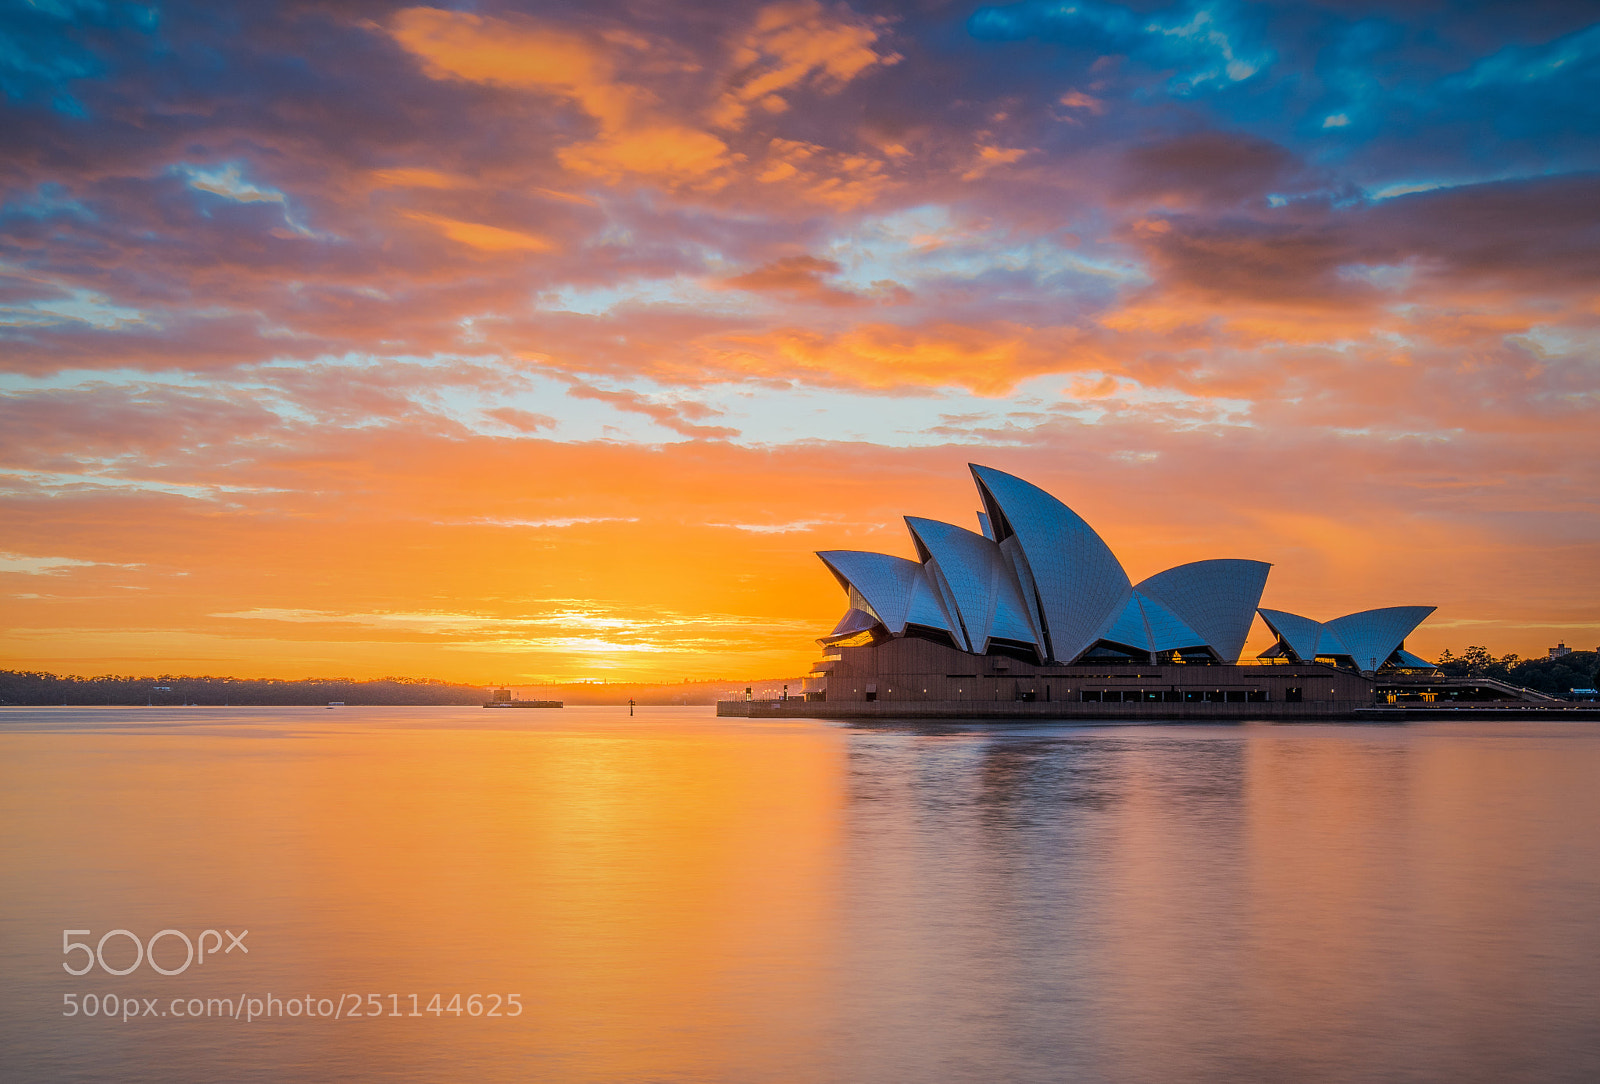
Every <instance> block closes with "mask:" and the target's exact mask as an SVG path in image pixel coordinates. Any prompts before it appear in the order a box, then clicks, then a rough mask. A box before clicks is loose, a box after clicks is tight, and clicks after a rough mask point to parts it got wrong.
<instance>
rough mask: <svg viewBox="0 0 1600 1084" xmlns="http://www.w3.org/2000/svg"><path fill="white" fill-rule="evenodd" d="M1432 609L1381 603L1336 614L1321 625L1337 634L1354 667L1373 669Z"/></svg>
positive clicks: (1386, 657)
mask: <svg viewBox="0 0 1600 1084" xmlns="http://www.w3.org/2000/svg"><path fill="white" fill-rule="evenodd" d="M1434 609H1435V607H1433V606H1385V607H1383V608H1382V609H1378V610H1363V611H1361V612H1360V613H1355V614H1346V615H1345V616H1344V617H1336V618H1334V619H1333V620H1332V621H1329V622H1327V623H1326V624H1325V625H1324V626H1323V627H1324V628H1325V629H1327V631H1329V632H1332V633H1334V634H1335V635H1336V636H1338V637H1339V641H1340V642H1341V643H1342V644H1344V646H1345V651H1344V654H1346V655H1349V656H1350V657H1351V658H1352V659H1353V660H1354V661H1355V664H1356V666H1357V668H1359V669H1363V670H1375V669H1377V668H1378V667H1380V666H1382V665H1383V664H1384V663H1385V662H1387V661H1388V660H1389V656H1390V655H1393V654H1394V653H1395V651H1396V650H1397V649H1398V648H1399V647H1400V645H1401V644H1402V643H1404V642H1405V638H1406V637H1407V636H1409V635H1411V630H1412V629H1414V628H1416V627H1417V626H1418V625H1420V624H1422V622H1423V620H1424V619H1425V618H1427V616H1428V615H1429V614H1431V613H1433V611H1434ZM1323 654H1327V652H1323Z"/></svg>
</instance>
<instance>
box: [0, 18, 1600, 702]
mask: <svg viewBox="0 0 1600 1084" xmlns="http://www.w3.org/2000/svg"><path fill="white" fill-rule="evenodd" d="M0 29H3V31H4V35H5V48H4V49H0V92H3V95H4V100H3V105H0V109H3V111H4V115H5V125H4V129H3V134H0V144H3V146H4V148H5V153H4V155H3V157H0V171H3V172H0V178H3V179H0V184H3V189H4V190H3V195H0V357H3V358H4V363H3V365H0V449H3V456H4V461H3V463H0V472H3V477H0V598H3V599H4V613H5V620H4V622H3V623H0V667H4V668H9V669H41V670H51V671H55V672H59V673H80V674H99V673H107V672H115V673H128V674H156V673H173V674H176V673H191V674H202V673H205V674H230V675H235V676H240V677H258V676H259V677H284V678H297V677H305V676H334V675H339V676H352V677H363V678H364V677H377V676H384V675H410V676H417V677H435V678H442V679H446V680H453V681H466V682H477V683H490V682H508V683H513V684H522V685H530V684H536V683H548V682H559V681H576V680H614V681H629V680H641V681H679V680H684V679H690V680H709V679H722V678H726V679H730V680H744V679H753V678H764V677H765V678H772V677H780V676H789V675H795V674H799V673H801V672H803V671H804V670H805V669H806V667H807V665H808V664H809V663H810V661H811V660H812V659H814V658H815V657H816V655H817V649H816V645H815V643H814V638H815V637H817V636H821V635H823V634H825V633H827V632H828V631H829V629H830V628H831V627H832V625H833V623H834V621H835V620H836V619H837V618H838V616H839V614H840V613H842V612H843V610H844V609H845V598H844V595H843V593H842V592H841V591H840V589H839V586H838V584H837V583H836V582H835V580H834V579H833V577H832V576H831V575H830V574H829V573H828V571H827V569H826V568H824V567H823V565H822V564H821V563H820V562H819V561H818V560H817V559H816V558H815V557H814V556H813V551H815V550H822V549H865V550H881V551H884V552H889V553H896V554H902V555H906V556H911V555H912V553H913V551H912V546H911V542H910V540H909V538H908V537H907V534H906V530H905V527H904V524H903V522H902V520H901V517H902V516H904V515H915V516H928V517H934V518H938V519H944V520H948V521H950V522H953V523H957V524H960V525H962V526H965V527H969V528H972V527H975V526H976V520H975V512H976V510H977V509H978V508H979V502H978V498H977V495H976V493H975V491H974V488H973V485H972V481H971V478H970V476H969V474H968V472H967V468H966V464H968V463H969V462H977V463H983V464H988V465H992V466H994V467H996V468H999V469H1001V470H1004V471H1008V472H1011V473H1014V474H1017V475H1019V476H1021V477H1024V478H1026V479H1028V480H1029V481H1031V482H1034V483H1036V484H1037V485H1039V486H1042V487H1043V488H1045V489H1047V490H1049V491H1050V492H1051V493H1053V494H1055V495H1056V496H1058V497H1060V498H1061V499H1062V500H1063V501H1065V502H1066V503H1067V504H1068V505H1070V506H1071V507H1072V508H1073V509H1075V510H1076V511H1077V512H1079V513H1080V514H1081V515H1082V516H1083V517H1084V518H1085V519H1086V520H1087V521H1088V522H1089V523H1090V524H1091V525H1092V526H1093V527H1094V528H1095V529H1096V530H1097V531H1098V532H1099V533H1100V534H1101V535H1102V536H1103V537H1104V538H1105V540H1106V542H1107V543H1108V544H1109V545H1110V546H1111V548H1112V550H1113V551H1114V552H1115V553H1116V554H1117V556H1118V557H1119V558H1120V559H1121V561H1122V562H1123V564H1124V566H1125V567H1126V569H1127V572H1128V573H1129V575H1130V577H1131V578H1132V579H1133V580H1134V581H1135V582H1137V581H1139V580H1141V579H1143V578H1144V577H1146V576H1149V575H1151V574H1152V573H1155V572H1157V571H1159V570H1161V569H1164V568H1168V567H1171V566H1173V565H1177V564H1180V563H1183V562H1186V561H1194V560H1201V559H1206V558H1218V557H1239V558H1248V559H1254V560H1259V561H1267V562H1271V563H1272V564H1273V570H1272V573H1271V577H1270V578H1269V580H1268V582H1267V587H1266V592H1265V595H1264V596H1263V599H1262V604H1263V605H1264V606H1268V607H1273V608H1278V609H1285V610H1290V611H1293V612H1295V613H1301V614H1306V615H1308V616H1311V617H1314V618H1319V619H1322V618H1331V617H1335V616H1337V615H1340V614H1344V613H1349V612H1352V611H1357V610H1362V609H1367V608H1371V607H1378V606H1390V605H1408V604H1420V605H1434V606H1437V607H1438V610H1437V612H1436V613H1435V614H1434V615H1433V617H1432V618H1430V619H1429V620H1428V621H1426V622H1425V623H1424V624H1423V625H1422V626H1421V628H1419V629H1418V630H1417V632H1416V634H1415V635H1414V636H1413V637H1412V638H1411V639H1409V640H1408V641H1407V647H1408V648H1410V649H1411V650H1413V651H1416V652H1418V653H1420V654H1422V655H1424V656H1427V657H1429V658H1432V657H1435V656H1436V655H1437V653H1438V652H1439V651H1440V650H1442V649H1444V648H1446V647H1449V648H1452V649H1454V650H1455V651H1457V652H1459V651H1461V650H1462V649H1463V648H1464V647H1465V646H1466V645H1468V644H1485V645H1487V646H1488V647H1489V648H1490V649H1491V650H1492V651H1494V652H1496V653H1503V652H1512V651H1514V652H1518V653H1520V654H1522V655H1524V656H1527V655H1543V654H1544V652H1545V650H1546V648H1548V647H1550V646H1552V645H1554V644H1556V643H1557V642H1558V641H1564V642H1566V643H1567V644H1569V645H1572V646H1574V647H1579V648H1583V649H1589V648H1593V647H1594V645H1596V644H1600V605H1597V602H1596V600H1597V598H1600V502H1597V497H1596V492H1597V483H1600V470H1597V462H1600V437H1597V433H1600V424H1597V422H1600V417H1597V415H1600V411H1597V407H1600V350H1597V347H1600V330H1597V329H1600V172H1597V170H1600V139H1597V138H1596V137H1597V135H1600V107H1597V105H1596V103H1597V102H1600V16H1597V15H1596V12H1595V10H1594V8H1593V7H1592V6H1587V5H1577V4H1560V3H1532V4H1524V5H1514V6H1513V5H1505V6H1492V7H1491V6H1487V5H1483V6H1476V5H1404V4H1401V5H1395V4H1387V5H1381V6H1380V5H1376V4H1359V3H1358V4H1346V3H1332V2H1330V3H1326V4H1235V3H1223V2H1218V3H1203V2H1202V3H1187V2H1180V3H1171V4H1166V5H1161V4H1154V5H1152V4H1139V5H1134V6H1126V7H1125V6H1119V5H1116V4H1111V3H1100V2H1095V0H1088V2H1084V3H1078V4H1073V5H1063V4H1059V3H1050V2H1043V0H1024V2H1021V3H1014V4H1003V5H997V6H987V5H982V4H966V5H955V4H928V5H909V4H870V3H863V2H852V3H848V4H845V3H822V2H817V0H781V2H777V3H771V4H751V5H707V4H699V5H695V4H683V3H675V2H662V3H653V4H627V3H604V2H602V3H595V4H585V5H576V6H570V5H562V6H556V5H547V4H514V3H493V2H491V3H480V4H461V5H457V6H455V7H429V6H404V5H395V4H384V3H366V2H360V3H339V4H332V3H318V2H314V0H308V2H306V3H300V4H295V5H277V4H266V5H261V4H230V3H211V4H181V3H178V4H166V3H162V4H153V5H135V4H122V3H117V2H110V3H105V4H100V3H94V4H91V3H79V2H76V0H52V2H49V3H44V2H41V3H36V4H32V5H28V6H26V7H24V8H21V9H12V10H8V13H7V14H6V16H5V21H4V25H3V28H0ZM1270 642H1271V638H1270V634H1268V633H1266V631H1265V630H1264V627H1263V626H1262V625H1261V623H1260V622H1259V620H1258V622H1257V625H1256V630H1255V632H1254V633H1253V635H1252V639H1251V641H1250V645H1249V646H1248V648H1247V654H1250V655H1253V654H1254V653H1255V652H1256V651H1258V650H1260V649H1261V648H1263V647H1265V646H1267V645H1268V644H1269V643H1270Z"/></svg>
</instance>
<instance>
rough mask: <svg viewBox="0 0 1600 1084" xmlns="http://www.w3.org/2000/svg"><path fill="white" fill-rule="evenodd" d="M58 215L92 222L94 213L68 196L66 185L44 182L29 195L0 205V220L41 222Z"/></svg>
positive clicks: (20, 196)
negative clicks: (26, 219) (15, 218)
mask: <svg viewBox="0 0 1600 1084" xmlns="http://www.w3.org/2000/svg"><path fill="white" fill-rule="evenodd" d="M58 214H67V215H71V216H73V217H75V218H81V219H84V220H86V221H93V220H94V219H95V217H96V215H95V213H94V211H92V210H90V208H89V207H87V206H85V205H84V204H83V203H81V202H79V201H78V200H76V199H73V198H72V196H71V195H70V194H69V190H68V189H67V186H66V185H63V184H58V183H56V182H54V181H46V182H45V183H43V184H41V185H39V187H38V188H36V189H34V191H33V193H32V194H31V195H19V196H17V197H16V198H14V199H9V200H7V201H5V203H3V204H0V220H3V219H6V218H10V217H13V216H20V217H26V218H32V219H38V220H43V219H46V218H51V217H53V216H55V215H58Z"/></svg>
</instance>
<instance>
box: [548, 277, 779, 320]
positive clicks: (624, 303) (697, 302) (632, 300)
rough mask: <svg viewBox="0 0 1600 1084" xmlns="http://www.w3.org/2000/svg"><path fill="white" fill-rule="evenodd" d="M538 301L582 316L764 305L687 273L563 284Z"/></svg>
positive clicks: (738, 310) (738, 309)
mask: <svg viewBox="0 0 1600 1084" xmlns="http://www.w3.org/2000/svg"><path fill="white" fill-rule="evenodd" d="M535 303H536V305H537V307H538V308H539V309H540V310H541V311H544V312H570V313H576V314H578V315H580V316H607V315H609V314H611V313H612V312H613V311H614V310H616V309H619V308H632V307H637V306H650V307H667V308H688V309H693V310H695V311H696V312H705V313H741V312H749V311H750V310H751V309H752V308H753V307H762V306H763V303H761V302H758V301H756V300H755V299H754V298H752V297H751V295H750V294H748V293H745V292H743V291H737V290H726V289H716V288H713V287H712V286H710V285H707V284H706V282H705V281H704V280H702V279H700V278H697V277H694V276H690V275H683V274H674V275H670V276H667V277H664V278H639V279H631V280H628V281H625V282H618V283H611V284H608V285H604V286H563V287H560V288H559V289H555V290H546V291H544V292H541V293H539V294H538V295H536V297H535Z"/></svg>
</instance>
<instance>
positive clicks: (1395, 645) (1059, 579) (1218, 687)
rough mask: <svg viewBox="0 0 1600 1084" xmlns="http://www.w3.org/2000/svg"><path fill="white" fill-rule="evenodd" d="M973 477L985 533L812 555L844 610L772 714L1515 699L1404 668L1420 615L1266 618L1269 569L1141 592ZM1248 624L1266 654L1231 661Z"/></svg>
mask: <svg viewBox="0 0 1600 1084" xmlns="http://www.w3.org/2000/svg"><path fill="white" fill-rule="evenodd" d="M972 475H973V478H974V480H975V481H976V483H977V487H978V496H979V498H980V500H981V501H982V506H983V510H982V511H980V512H979V513H978V517H977V518H978V527H979V530H977V531H972V530H967V529H966V528H963V527H958V526H956V525H954V524H950V523H941V522H939V521H937V520H930V519H920V518H917V517H913V516H907V517H906V526H907V528H908V529H909V530H910V533H911V541H912V544H913V545H914V546H915V550H916V559H915V560H911V559H908V558H903V557H894V556H891V555H889V554H884V553H870V552H864V551H859V550H826V551H823V552H820V553H818V554H817V556H818V557H820V558H821V559H822V561H823V563H824V564H826V565H827V567H828V569H829V571H831V572H832V573H833V575H834V577H835V578H836V579H837V580H838V581H839V585H840V586H841V587H842V588H843V589H844V591H845V594H846V596H847V598H848V608H847V609H846V611H845V614H844V616H843V617H842V618H841V619H840V620H839V623H838V625H837V626H835V628H834V629H833V631H832V632H831V633H829V634H828V635H827V636H824V637H822V638H821V639H820V640H819V641H818V643H819V644H820V645H821V646H822V648H823V658H822V659H821V660H819V661H818V662H817V663H816V664H815V666H814V667H813V668H812V672H811V675H810V676H809V677H808V678H807V679H806V682H805V693H804V696H805V703H803V704H802V703H799V702H790V703H786V704H783V705H781V706H780V705H773V710H780V711H781V713H783V714H801V713H805V714H818V715H822V714H825V715H842V716H874V715H880V714H881V715H889V714H898V715H907V714H912V715H940V714H952V713H957V714H964V715H988V714H1005V715H1010V716H1052V717H1060V716H1073V715H1105V714H1114V715H1129V716H1135V717H1140V716H1142V717H1149V718H1160V717H1168V718H1184V717H1194V718H1206V717H1221V716H1225V715H1226V716H1233V717H1240V716H1254V717H1264V718H1275V717H1276V718H1287V717H1304V716H1313V717H1314V716H1337V715H1348V714H1350V713H1351V712H1353V711H1355V710H1357V709H1360V708H1371V707H1372V706H1373V705H1374V703H1375V702H1376V703H1380V704H1386V703H1402V704H1403V703H1407V702H1413V703H1422V702H1441V701H1453V700H1492V699H1503V698H1508V697H1509V698H1516V697H1517V695H1518V692H1520V691H1517V692H1514V691H1513V690H1512V689H1511V687H1504V688H1499V689H1497V688H1495V687H1493V683H1487V682H1483V681H1477V682H1473V683H1461V682H1452V681H1450V680H1449V679H1446V678H1443V677H1441V676H1440V675H1439V674H1438V673H1437V672H1436V671H1435V669H1434V667H1433V664H1432V663H1429V662H1427V661H1426V660H1424V659H1422V658H1419V657H1418V656H1416V655H1414V654H1412V653H1411V652H1409V651H1407V650H1406V649H1405V638H1406V636H1407V635H1409V634H1410V633H1411V631H1412V630H1413V629H1414V628H1416V627H1417V625H1418V624H1420V623H1421V622H1422V621H1423V619H1424V618H1426V617H1427V616H1428V615H1429V614H1431V613H1432V612H1433V609H1434V608H1433V607H1432V606H1391V607H1385V608H1382V609H1376V610H1365V611H1363V612H1360V613H1353V614H1348V615H1346V616H1344V617H1338V618H1334V619H1332V620H1328V621H1316V620H1312V619H1311V618H1308V617H1302V616H1299V615H1297V614H1292V613H1286V612H1284V611H1281V610H1272V609H1265V608H1261V606H1260V602H1261V595H1262V591H1263V589H1264V588H1265V587H1266V582H1267V574H1268V572H1269V571H1270V570H1271V566H1270V565H1269V564H1267V563H1265V562H1262V561H1251V560H1238V559H1220V560H1207V561H1195V562H1192V563H1190V564H1184V565H1178V566H1177V567H1175V568H1169V569H1167V570H1166V571H1165V572H1159V573H1157V574H1156V575H1154V576H1151V577H1150V578H1148V579H1146V580H1144V581H1142V582H1140V583H1137V584H1136V583H1133V582H1132V581H1131V580H1130V579H1129V577H1128V574H1127V573H1126V572H1125V571H1124V570H1123V568H1122V565H1121V563H1120V562H1119V561H1118V560H1117V558H1116V556H1115V555H1114V554H1112V552H1111V550H1110V548H1109V547H1108V546H1107V545H1106V544H1105V542H1104V541H1102V540H1101V538H1100V536H1099V535H1098V534H1096V533H1095V532H1094V530H1093V529H1092V528H1091V527H1090V526H1089V525H1088V524H1087V523H1085V522H1084V521H1083V519H1082V518H1081V517H1080V516H1078V514H1077V513H1075V512H1073V511H1072V509H1070V508H1068V507H1067V506H1066V505H1065V504H1063V503H1062V502H1061V501H1059V500H1057V499H1056V498H1055V497H1053V496H1051V495H1050V494H1049V493H1046V492H1045V491H1044V490H1042V489H1040V488H1039V487H1038V486H1035V485H1032V484H1030V483H1028V482H1025V481H1023V480H1022V479H1021V478H1017V477H1015V476H1013V475H1010V474H1006V473H1005V472H1003V471H998V470H995V469H994V468H992V467H982V466H977V465H973V466H972ZM1257 614H1259V615H1260V616H1261V618H1262V620H1263V621H1265V622H1266V625H1267V627H1268V629H1270V630H1271V632H1272V633H1273V635H1274V637H1275V641H1274V643H1273V644H1272V646H1271V647H1269V648H1268V649H1267V650H1266V651H1264V652H1262V653H1261V654H1260V655H1259V656H1258V657H1257V658H1255V659H1251V660H1241V658H1240V655H1241V653H1242V652H1243V650H1244V644H1245V640H1246V638H1247V637H1248V635H1249V632H1250V626H1251V623H1252V621H1253V619H1254V617H1255V616H1256V615H1257ZM880 705H881V706H880ZM1112 705H1116V707H1112ZM726 707H727V708H728V710H727V711H726V712H725V713H726V714H746V713H747V712H746V711H741V710H738V708H739V707H741V706H740V705H732V704H730V705H726ZM751 707H752V710H750V711H749V712H748V713H750V714H756V713H758V712H756V711H755V710H754V706H753V705H752V706H751Z"/></svg>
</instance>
